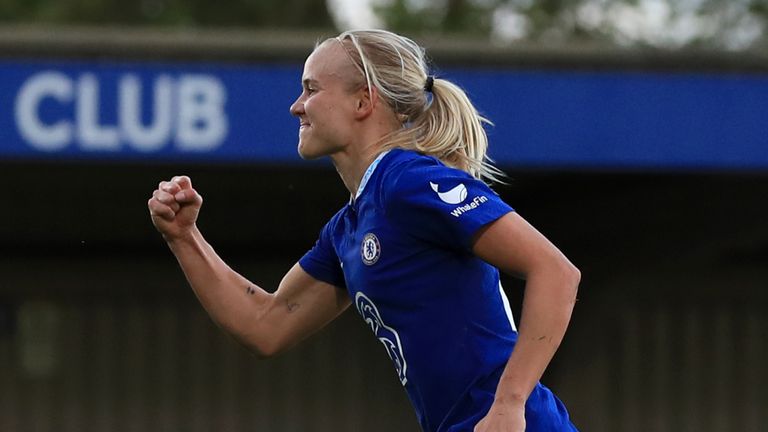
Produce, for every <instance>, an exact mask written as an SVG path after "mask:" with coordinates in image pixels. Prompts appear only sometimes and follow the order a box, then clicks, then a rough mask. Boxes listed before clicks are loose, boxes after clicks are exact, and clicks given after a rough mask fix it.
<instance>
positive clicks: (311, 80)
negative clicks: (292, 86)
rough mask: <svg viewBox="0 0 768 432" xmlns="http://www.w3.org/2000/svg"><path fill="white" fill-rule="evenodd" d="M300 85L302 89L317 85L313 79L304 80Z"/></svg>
mask: <svg viewBox="0 0 768 432" xmlns="http://www.w3.org/2000/svg"><path fill="white" fill-rule="evenodd" d="M301 84H302V85H304V87H309V85H310V84H317V80H316V79H313V78H304V79H303V80H302V81H301Z"/></svg>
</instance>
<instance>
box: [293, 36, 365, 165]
mask: <svg viewBox="0 0 768 432" xmlns="http://www.w3.org/2000/svg"><path fill="white" fill-rule="evenodd" d="M356 73H357V70H356V69H355V68H354V65H353V64H352V62H351V60H350V59H349V57H348V54H347V53H346V51H345V50H344V48H343V47H342V45H341V43H340V42H339V41H337V40H336V39H329V40H327V41H325V42H323V43H322V44H321V45H320V46H318V47H317V48H316V49H315V51H314V52H313V53H312V54H311V55H310V56H309V57H308V58H307V61H306V62H305V63H304V72H303V75H302V81H301V83H302V92H301V95H300V96H299V98H298V99H296V101H295V102H294V103H293V105H291V114H293V115H294V116H296V117H298V119H299V145H298V152H299V155H300V156H301V157H302V158H304V159H315V158H318V157H322V156H330V155H333V154H335V153H337V152H340V151H342V150H344V149H345V148H346V146H347V145H349V143H350V142H352V141H353V140H354V137H353V135H352V133H351V126H352V123H353V121H354V108H355V106H356V104H357V102H356V100H355V94H354V92H351V91H349V88H350V87H351V86H350V81H351V80H352V79H353V77H354V74H356Z"/></svg>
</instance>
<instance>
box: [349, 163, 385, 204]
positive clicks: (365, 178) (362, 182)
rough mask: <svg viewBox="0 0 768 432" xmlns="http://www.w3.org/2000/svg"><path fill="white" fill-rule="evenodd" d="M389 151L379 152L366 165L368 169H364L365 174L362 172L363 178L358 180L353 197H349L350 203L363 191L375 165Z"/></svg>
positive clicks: (374, 169)
mask: <svg viewBox="0 0 768 432" xmlns="http://www.w3.org/2000/svg"><path fill="white" fill-rule="evenodd" d="M387 153H389V150H386V151H383V152H381V153H380V154H379V155H378V156H377V157H376V159H374V161H373V162H371V164H370V165H369V166H368V169H367V170H365V174H363V178H362V179H361V180H360V186H358V188H357V193H356V194H355V196H354V197H350V198H349V202H350V204H351V203H352V202H354V201H355V200H356V199H357V198H358V197H359V196H360V195H362V193H363V189H365V185H367V184H368V180H370V179H371V176H372V175H373V172H374V171H376V167H377V166H378V165H379V162H381V160H382V159H383V158H384V156H385V155H386V154H387Z"/></svg>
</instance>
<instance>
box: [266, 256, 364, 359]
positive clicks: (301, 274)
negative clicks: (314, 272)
mask: <svg viewBox="0 0 768 432" xmlns="http://www.w3.org/2000/svg"><path fill="white" fill-rule="evenodd" d="M350 303H351V302H350V299H349V296H348V295H347V292H346V290H343V289H340V288H338V287H336V286H334V285H331V284H329V283H327V282H323V281H320V280H318V279H315V278H313V277H312V276H311V275H309V274H308V273H307V272H306V271H305V270H304V269H303V268H301V266H300V265H299V264H295V265H294V266H293V267H292V268H291V269H290V270H289V271H288V273H287V274H286V275H285V277H283V280H282V281H281V282H280V285H279V287H278V289H277V291H275V293H274V294H273V295H272V298H271V300H270V302H269V305H268V306H267V308H266V310H265V311H264V312H263V314H262V316H261V317H260V320H259V321H261V322H262V323H264V325H266V326H268V327H269V328H268V333H269V334H271V335H272V336H271V339H272V340H273V341H274V344H275V346H273V347H272V350H271V351H272V352H271V353H272V354H274V353H276V352H279V351H282V350H284V349H286V348H289V347H291V346H293V345H295V344H296V343H298V342H299V341H301V340H302V339H304V338H306V337H307V336H309V335H311V334H312V333H314V332H316V331H318V330H320V329H321V328H322V327H324V326H325V325H326V324H328V323H329V322H330V321H332V320H333V319H334V318H336V317H337V316H339V315H340V314H341V313H342V312H344V310H346V308H347V307H349V305H350Z"/></svg>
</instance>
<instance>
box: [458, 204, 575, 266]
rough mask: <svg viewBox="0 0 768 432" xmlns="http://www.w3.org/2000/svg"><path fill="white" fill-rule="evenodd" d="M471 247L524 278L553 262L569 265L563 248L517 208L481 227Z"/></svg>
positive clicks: (489, 259) (553, 264) (486, 258)
mask: <svg viewBox="0 0 768 432" xmlns="http://www.w3.org/2000/svg"><path fill="white" fill-rule="evenodd" d="M472 251H473V252H474V253H475V255H477V256H478V257H480V258H482V259H483V260H485V261H486V262H488V263H490V264H492V265H494V266H496V267H498V268H499V269H500V270H502V271H504V272H505V273H508V274H511V275H515V276H519V277H522V278H527V277H528V276H529V275H530V274H531V273H533V272H536V271H539V270H541V271H544V270H546V269H551V268H552V267H553V266H557V267H559V266H570V263H569V262H568V260H567V258H566V257H565V256H564V255H563V254H562V253H561V252H560V250H558V249H557V247H555V245H553V244H552V243H551V242H550V241H549V240H548V239H547V238H546V237H544V235H542V234H541V233H540V232H539V231H538V230H537V229H536V228H534V227H533V226H532V225H531V224H529V223H528V222H527V221H526V220H525V219H523V217H522V216H520V215H519V214H517V213H516V212H510V213H507V214H506V215H504V216H502V217H500V218H499V219H497V220H495V221H494V222H491V223H489V224H488V225H485V226H484V227H483V228H481V229H480V230H479V231H478V232H477V233H476V234H475V236H474V240H473V246H472Z"/></svg>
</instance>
